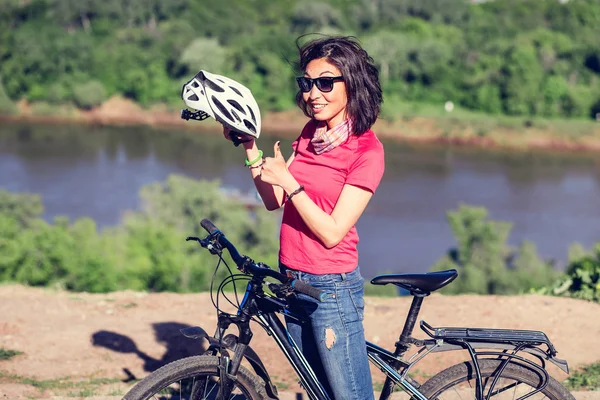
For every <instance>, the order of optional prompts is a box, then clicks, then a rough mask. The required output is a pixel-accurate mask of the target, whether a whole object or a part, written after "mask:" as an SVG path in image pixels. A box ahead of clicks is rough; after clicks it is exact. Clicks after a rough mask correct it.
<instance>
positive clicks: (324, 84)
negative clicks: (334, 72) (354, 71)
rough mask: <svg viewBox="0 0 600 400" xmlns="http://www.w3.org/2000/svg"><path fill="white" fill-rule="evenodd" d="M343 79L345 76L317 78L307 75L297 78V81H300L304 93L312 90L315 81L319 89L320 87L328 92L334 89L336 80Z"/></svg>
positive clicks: (299, 85)
mask: <svg viewBox="0 0 600 400" xmlns="http://www.w3.org/2000/svg"><path fill="white" fill-rule="evenodd" d="M343 80H344V77H343V76H324V77H321V78H315V79H311V78H307V77H305V76H301V77H299V78H296V81H297V82H298V87H299V88H300V90H301V91H302V92H304V93H308V92H310V91H311V89H312V87H313V83H314V84H316V85H317V89H319V90H320V91H321V92H323V93H328V92H331V91H332V90H333V84H334V82H337V81H343Z"/></svg>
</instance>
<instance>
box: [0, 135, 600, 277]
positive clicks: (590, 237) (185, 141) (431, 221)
mask: <svg viewBox="0 0 600 400" xmlns="http://www.w3.org/2000/svg"><path fill="white" fill-rule="evenodd" d="M276 140H277V138H276V137H274V136H269V135H268V134H263V136H262V137H261V138H260V139H259V145H260V146H261V148H263V149H264V150H265V154H267V155H270V154H271V152H272V148H273V143H274V142H275V141H276ZM290 143H291V141H290V140H289V139H288V140H282V149H283V153H284V156H286V157H287V156H288V155H289V154H290V151H291V147H290ZM384 146H385V151H386V171H385V174H384V177H383V180H382V182H381V185H380V187H379V189H378V191H377V193H376V194H375V196H374V197H373V199H372V201H371V203H370V204H369V206H368V207H367V210H366V211H365V213H364V215H363V217H362V218H361V220H360V221H359V223H358V225H357V228H358V232H359V235H360V238H361V239H360V243H359V251H360V264H361V269H362V271H363V274H364V275H365V277H367V278H371V277H373V276H374V275H376V274H378V273H383V272H398V273H400V272H425V271H427V270H428V269H429V268H430V267H431V265H433V264H434V263H435V262H436V260H438V259H439V258H440V257H441V256H443V255H444V254H445V252H447V251H448V250H449V249H450V248H452V247H453V246H454V245H455V242H454V239H453V236H452V233H451V231H450V228H449V226H448V223H447V221H446V212H447V211H449V210H453V209H456V208H457V207H458V206H459V205H460V204H471V205H479V206H484V207H486V208H487V209H488V210H489V212H490V216H491V218H492V219H495V220H503V221H509V222H511V223H513V228H512V231H511V235H510V237H509V244H511V245H514V246H518V245H519V244H520V243H521V241H522V240H524V239H527V240H530V241H532V242H534V243H535V244H536V245H537V248H538V252H539V253H540V254H541V255H542V256H543V257H544V258H547V259H554V260H555V261H556V262H557V265H558V266H564V265H565V261H566V259H567V250H568V247H569V246H570V245H571V244H573V243H576V242H577V243H580V244H582V245H583V246H585V247H586V248H589V247H590V246H591V245H593V244H594V243H597V242H599V241H600V156H598V155H595V156H594V155H590V154H573V153H571V154H550V153H543V152H535V153H532V152H521V153H515V152H507V151H503V152H499V151H487V150H474V149H466V148H456V147H451V146H424V145H419V146H417V145H408V144H404V143H397V142H394V141H384ZM243 160H244V155H243V152H242V150H241V149H239V148H234V147H233V146H232V145H231V144H230V143H227V142H225V141H224V140H223V139H222V138H221V137H220V135H219V134H218V133H216V132H215V134H214V135H213V134H206V133H196V132H191V131H181V132H180V131H171V130H166V129H153V128H148V127H123V128H108V127H90V126H75V125H68V126H59V125H47V126H43V125H29V124H7V123H3V125H2V126H0V188H4V189H7V190H9V191H11V192H30V193H39V194H40V195H41V196H42V200H43V202H44V207H45V212H44V218H46V219H47V220H51V219H52V218H53V217H54V216H56V215H67V216H69V217H71V218H72V219H75V218H78V217H83V216H88V217H92V218H93V219H95V220H96V221H97V223H98V225H99V226H100V227H104V226H109V225H114V224H118V223H119V219H120V218H121V215H122V214H123V213H124V212H125V211H127V210H131V209H135V208H136V207H138V202H139V198H138V191H139V189H140V188H141V187H142V186H144V185H146V184H148V183H151V182H155V181H162V180H164V179H166V178H167V176H168V175H169V174H173V173H175V174H182V175H185V176H189V177H193V178H205V179H217V178H218V179H220V180H221V182H222V183H223V184H224V185H226V186H229V187H232V188H237V189H239V190H241V191H243V192H247V191H250V190H251V189H252V182H251V180H250V179H249V176H248V171H247V170H246V169H245V167H244V166H243Z"/></svg>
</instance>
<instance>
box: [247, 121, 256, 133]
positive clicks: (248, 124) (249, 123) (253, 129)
mask: <svg viewBox="0 0 600 400" xmlns="http://www.w3.org/2000/svg"><path fill="white" fill-rule="evenodd" d="M244 125H246V128H248V129H250V130H251V131H252V132H254V133H256V128H255V127H254V125H252V123H251V122H250V121H248V120H247V119H245V120H244Z"/></svg>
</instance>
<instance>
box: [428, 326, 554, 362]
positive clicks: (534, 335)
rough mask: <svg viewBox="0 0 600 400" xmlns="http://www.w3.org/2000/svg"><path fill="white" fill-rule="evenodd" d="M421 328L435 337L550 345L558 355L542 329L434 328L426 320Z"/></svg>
mask: <svg viewBox="0 0 600 400" xmlns="http://www.w3.org/2000/svg"><path fill="white" fill-rule="evenodd" d="M420 326H421V329H422V330H423V331H424V332H425V333H426V334H427V335H428V336H429V337H431V338H433V339H443V340H446V341H448V340H450V341H454V340H456V341H465V342H488V343H510V344H512V345H525V346H540V345H542V344H545V345H546V346H548V354H549V355H550V356H556V349H555V348H554V346H553V345H552V343H551V342H550V339H548V336H546V334H545V333H544V332H541V331H527V330H516V329H486V328H451V327H443V328H434V327H432V326H431V325H429V324H428V323H427V322H425V321H421V323H420Z"/></svg>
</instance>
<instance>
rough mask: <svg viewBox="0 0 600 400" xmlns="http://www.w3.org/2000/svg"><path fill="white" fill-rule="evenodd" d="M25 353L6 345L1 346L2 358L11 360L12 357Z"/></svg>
mask: <svg viewBox="0 0 600 400" xmlns="http://www.w3.org/2000/svg"><path fill="white" fill-rule="evenodd" d="M20 354H23V352H22V351H18V350H8V349H5V348H4V347H0V360H10V359H11V358H13V357H15V356H18V355H20Z"/></svg>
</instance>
